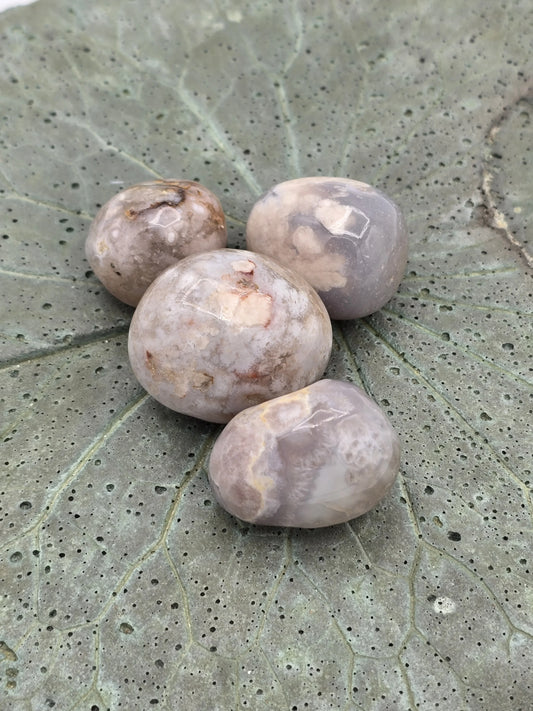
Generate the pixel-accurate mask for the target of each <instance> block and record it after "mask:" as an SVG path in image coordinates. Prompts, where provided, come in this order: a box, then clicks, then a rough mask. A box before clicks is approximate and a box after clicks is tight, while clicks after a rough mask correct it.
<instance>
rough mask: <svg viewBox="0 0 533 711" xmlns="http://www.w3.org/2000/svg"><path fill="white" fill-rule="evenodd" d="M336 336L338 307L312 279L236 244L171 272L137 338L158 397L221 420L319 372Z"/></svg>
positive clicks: (147, 381)
mask: <svg viewBox="0 0 533 711" xmlns="http://www.w3.org/2000/svg"><path fill="white" fill-rule="evenodd" d="M331 345H332V332H331V322H330V319H329V316H328V314H327V311H326V309H325V308H324V305H323V303H322V302H321V300H320V298H319V297H318V295H317V294H316V292H315V291H314V290H313V289H312V288H311V287H310V286H309V284H308V283H307V282H306V281H304V279H302V277H300V276H299V275H298V274H294V273H292V272H290V271H288V270H287V269H285V268H284V267H281V266H279V265H278V264H277V263H276V262H274V261H273V260H272V259H270V258H268V257H265V256H262V255H260V254H252V253H251V252H248V251H245V250H236V249H221V250H216V251H213V252H207V253H205V254H198V255H195V256H192V257H186V258H185V259H183V260H182V261H180V262H178V263H177V264H176V265H174V266H172V267H170V268H169V269H167V270H166V271H165V272H163V274H161V275H160V276H159V277H158V278H157V279H156V280H155V281H154V282H153V284H152V285H151V286H150V287H149V289H148V290H147V292H146V294H145V295H144V296H143V298H142V299H141V301H140V303H139V305H138V307H137V309H136V311H135V313H134V315H133V319H132V322H131V327H130V332H129V342H128V347H129V356H130V361H131V365H132V368H133V370H134V372H135V375H136V376H137V378H138V379H139V381H140V383H141V384H142V385H143V386H144V387H145V388H146V390H148V392H149V393H150V394H151V395H153V397H155V398H156V400H159V402H162V403H163V404H164V405H166V406H167V407H170V408H172V409H173V410H177V411H178V412H183V413H185V414H188V415H193V416H195V417H199V418H202V419H204V420H210V421H212V422H227V421H228V420H230V419H231V417H233V415H235V414H236V413H237V412H240V411H241V410H243V409H245V408H247V407H250V406H251V405H256V404H257V403H260V402H263V401H264V400H268V399H270V398H273V397H277V396H279V395H282V394H284V393H288V392H291V391H292V390H297V389H298V388H301V387H303V386H305V385H308V384H309V383H312V382H313V381H315V380H317V379H318V378H320V377H321V376H322V374H323V372H324V369H325V367H326V364H327V362H328V359H329V356H330V352H331Z"/></svg>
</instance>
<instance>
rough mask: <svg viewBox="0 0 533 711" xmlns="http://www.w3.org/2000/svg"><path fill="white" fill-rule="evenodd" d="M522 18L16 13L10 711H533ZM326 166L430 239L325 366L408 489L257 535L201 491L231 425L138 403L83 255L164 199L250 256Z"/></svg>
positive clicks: (7, 562)
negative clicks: (351, 397)
mask: <svg viewBox="0 0 533 711" xmlns="http://www.w3.org/2000/svg"><path fill="white" fill-rule="evenodd" d="M532 26H533V12H532V4H531V1H530V0H516V2H504V3H500V2H498V3H496V2H487V1H486V0H473V2H470V3H464V2H461V1H459V0H450V1H449V2H445V1H443V0H438V1H437V0H420V1H419V2H413V0H396V1H393V0H388V1H383V2H375V1H372V2H371V1H370V0H364V1H361V2H340V1H339V0H335V1H329V2H326V1H324V0H321V1H318V0H317V2H311V1H304V0H301V1H300V2H288V1H286V2H274V1H272V2H253V3H252V2H251V3H246V2H240V1H238V0H233V1H231V0H220V1H214V0H213V1H212V2H210V1H206V2H203V1H202V2H196V3H190V2H184V1H181V0H178V1H175V2H156V1H155V0H153V1H152V2H145V1H143V0H129V1H128V0H116V1H115V2H113V3H109V2H104V1H103V0H94V2H85V1H83V2H82V0H71V1H70V2H68V1H67V0H39V2H37V3H36V4H34V5H31V6H28V7H25V8H20V9H16V10H10V11H8V12H6V13H4V14H2V15H0V37H1V39H0V54H1V62H2V68H1V71H0V82H1V87H0V104H1V110H0V117H1V124H0V126H1V128H0V171H1V172H0V196H1V197H2V202H1V207H2V211H1V216H2V224H1V228H0V231H1V233H2V234H1V235H0V244H1V251H0V257H1V268H2V274H1V285H2V298H1V300H0V308H1V310H2V316H1V329H2V333H3V340H4V345H3V346H2V361H3V368H2V371H1V373H2V379H3V380H2V386H1V387H2V425H1V427H2V436H3V445H2V462H5V463H6V464H3V467H4V468H3V469H2V473H1V479H0V542H1V543H0V545H1V552H0V556H1V557H0V594H1V596H2V606H1V609H0V660H1V662H0V708H1V709H2V711H4V709H5V710H9V711H11V710H13V711H30V710H32V711H43V710H44V711H46V710H47V709H49V708H55V709H56V711H63V710H74V709H76V710H79V711H104V710H106V709H111V710H112V711H119V710H120V709H125V710H128V711H129V710H136V709H141V710H143V711H145V710H149V709H152V708H153V709H165V710H166V711H170V710H172V711H174V710H175V709H184V710H186V711H189V710H193V711H194V710H202V711H203V710H204V709H217V710H218V709H220V710H222V711H226V710H231V711H233V710H241V709H242V710H248V709H252V710H255V709H257V710H259V709H265V710H268V711H272V710H277V709H280V710H283V711H289V710H292V711H304V710H308V711H322V710H325V709H334V710H336V709H346V710H349V709H364V710H365V711H367V710H368V711H388V710H389V709H393V710H398V711H407V710H411V711H414V709H423V710H424V711H425V710H426V709H438V711H462V710H468V711H470V710H473V711H487V710H489V711H492V710H493V709H494V710H497V711H507V710H509V711H511V710H512V711H519V710H522V711H528V710H529V709H531V708H532V707H533V685H532V680H531V679H532V677H531V659H532V658H533V614H532V610H533V587H532V573H531V571H532V565H533V560H532V552H531V551H532V543H533V536H532V526H531V523H532V510H533V506H532V499H531V481H532V478H531V449H530V444H531V421H532V418H531V403H532V388H531V363H532V348H531V332H532V329H531V326H532V321H531V312H532V310H533V309H532V297H531V266H530V265H531V258H530V257H528V255H527V252H526V250H527V242H528V238H530V235H531V222H530V220H531V213H532V209H533V201H532V195H531V186H532V183H533V180H532V172H533V171H532V155H531V147H532V144H533V140H532V138H533V131H532V127H531V115H532V111H533V107H532V79H531V78H532V76H533V73H532V69H533V54H532V49H531V48H532V39H533V33H532ZM316 174H324V175H342V176H348V177H351V178H356V179H360V180H364V181H367V182H369V183H372V184H374V185H376V186H377V187H379V188H380V189H382V190H384V191H386V192H387V193H389V194H390V195H391V197H393V198H394V199H395V200H396V201H397V202H398V203H399V204H400V205H401V207H402V208H403V210H404V212H405V215H406V219H407V222H408V225H409V231H410V235H411V249H410V257H409V265H408V269H407V274H406V277H405V279H404V281H403V283H402V285H401V287H400V290H399V293H398V294H397V296H396V297H395V298H394V299H393V300H392V301H391V302H390V303H389V304H388V305H387V306H386V307H385V308H384V309H383V310H382V311H381V312H379V313H377V314H375V315H374V316H372V317H370V318H367V319H364V320H362V321H360V322H347V323H343V324H342V325H338V326H336V328H335V346H334V353H333V357H332V361H331V366H330V370H329V374H330V375H331V376H333V377H338V378H342V379H346V380H352V381H354V382H356V383H360V384H362V385H363V386H364V387H365V388H366V390H367V391H368V392H369V393H370V394H371V395H372V396H373V397H374V398H375V399H376V401H377V402H378V403H380V404H381V406H382V407H383V408H384V409H385V410H386V411H387V412H388V414H389V416H390V418H391V420H392V422H393V424H394V426H395V427H396V428H397V430H398V432H399V434H400V437H401V440H402V443H403V453H402V468H401V475H400V477H399V480H398V482H397V485H396V486H395V487H394V489H393V491H392V492H391V494H390V495H389V496H388V497H387V498H386V499H385V500H384V501H383V502H382V503H381V504H380V505H379V506H378V507H377V508H376V509H375V510H373V511H372V512H370V513H369V514H367V515H366V516H363V517H362V518H360V519H357V520H355V521H353V522H351V523H350V524H347V525H342V526H337V527H335V528H332V529H327V530H319V531H288V530H278V529H266V528H254V527H252V526H244V525H242V524H240V523H239V522H237V521H236V520H235V519H233V518H232V517H230V516H229V515H226V514H225V513H224V512H223V511H221V510H220V509H219V508H218V506H217V505H216V504H215V502H214V500H213V496H212V494H211V492H210V490H209V487H208V484H207V478H206V471H205V462H206V457H207V455H208V452H209V450H210V447H211V445H212V442H213V438H214V437H215V436H216V434H217V432H218V431H219V428H218V427H216V426H213V425H209V424H204V423H201V422H199V421H195V420H193V419H189V418H186V417H183V416H180V415H177V414H174V413H172V412H170V411H168V410H165V409H164V408H163V407H161V406H159V405H157V404H156V403H155V402H154V401H152V400H151V399H150V398H149V397H147V396H146V395H145V394H144V393H143V392H142V391H141V389H140V388H139V386H138V385H137V384H136V383H135V381H134V378H133V375H132V373H131V370H130V368H129V364H128V361H127V354H126V334H127V327H128V322H129V319H130V316H131V309H130V308H128V307H125V306H122V305H120V304H119V303H118V302H116V301H115V300H114V299H113V298H112V297H110V296H108V295H107V294H106V293H105V291H104V290H103V288H102V287H101V286H100V285H99V284H98V283H97V281H96V280H95V278H94V276H93V275H92V274H91V273H90V271H89V268H88V265H87V263H86V262H85V260H84V256H83V243H84V239H85V235H86V233H87V228H88V225H89V222H90V220H91V218H92V217H93V216H94V214H95V212H96V210H97V208H98V206H99V205H100V204H102V203H103V202H105V201H106V200H107V199H108V198H109V197H110V196H111V195H113V194H114V193H115V192H116V191H117V190H118V189H119V188H120V186H123V185H128V184H131V183H134V182H138V181H141V180H146V179H149V178H153V177H154V176H164V177H175V178H188V179H198V180H200V181H201V182H203V183H204V184H205V185H206V186H207V187H209V188H210V189H212V190H213V191H214V192H216V193H217V194H218V195H219V197H220V199H221V200H222V202H223V205H224V208H225V210H226V212H227V214H228V222H229V229H230V244H231V246H242V245H243V235H244V224H245V221H246V217H247V214H248V212H249V209H250V207H251V205H252V204H253V202H254V201H255V199H256V198H257V196H258V195H260V194H261V193H262V192H263V191H265V190H267V189H268V188H269V187H271V186H272V185H273V184H275V183H277V182H280V181H282V180H285V179H289V178H293V177H296V176H299V175H316ZM528 221H529V226H528ZM528 263H529V266H528Z"/></svg>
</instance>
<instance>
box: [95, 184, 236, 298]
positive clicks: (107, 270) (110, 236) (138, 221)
mask: <svg viewBox="0 0 533 711" xmlns="http://www.w3.org/2000/svg"><path fill="white" fill-rule="evenodd" d="M226 242H227V234H226V220H225V218H224V213H223V211H222V207H221V205H220V202H219V201H218V198H217V197H216V196H215V195H213V193H212V192H210V191H209V190H208V189H207V188H204V186H203V185H200V183H195V182H193V181H191V180H156V181H154V182H151V183H140V184H139V185H133V186H132V187H130V188H127V189H126V190H123V191H122V192H120V193H118V194H117V195H115V196H114V197H112V198H111V200H109V202H107V203H106V204H105V205H104V206H103V207H102V208H101V209H100V211H99V212H98V214H97V215H96V217H95V219H94V220H93V222H92V224H91V227H90V229H89V235H88V237H87V241H86V243H85V253H86V256H87V260H88V261H89V264H90V265H91V268H92V269H93V271H94V273H95V274H96V276H97V277H98V279H100V281H101V282H102V284H103V285H104V286H105V287H106V289H107V290H108V291H110V292H111V293H112V294H113V296H116V297H117V299H120V300H121V301H124V302H126V303H127V304H130V306H137V304H138V303H139V300H140V298H141V296H142V295H143V294H144V292H145V291H146V289H147V288H148V286H149V285H150V284H151V283H152V282H153V280H154V279H155V278H156V276H157V275H158V274H160V273H161V272H162V271H163V270H164V269H166V268H167V267H169V266H170V265H171V264H174V263H175V262H177V261H178V260H179V259H182V258H183V257H186V256H188V255H190V254H196V253H197V252H207V251H209V250H212V249H219V248H220V247H225V246H226Z"/></svg>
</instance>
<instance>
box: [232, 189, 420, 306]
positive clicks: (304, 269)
mask: <svg viewBox="0 0 533 711" xmlns="http://www.w3.org/2000/svg"><path fill="white" fill-rule="evenodd" d="M246 245H247V248H248V249H251V250H253V251H256V252H261V253H262V254H268V255H269V256H271V257H273V258H274V259H276V261H278V262H279V263H280V264H283V265H285V266H286V267H289V268H290V269H293V270H294V271H297V272H298V273H299V274H301V275H302V276H304V277H305V278H306V279H307V280H308V281H309V283H310V284H311V285H312V286H313V287H314V288H315V289H316V290H317V291H318V293H319V295H320V297H321V298H322V300H323V301H324V304H325V305H326V308H327V309H328V312H329V314H330V316H331V318H333V319H352V318H360V317H362V316H367V315H368V314H371V313H373V312H374V311H377V310H378V309H380V308H381V307H382V306H383V305H384V304H385V303H387V301H389V299H390V298H391V297H392V295H393V294H394V292H395V291H396V290H397V288H398V285H399V283H400V281H401V279H402V276H403V273H404V271H405V265H406V262H407V230H406V227H405V223H404V220H403V217H402V215H401V212H400V210H399V208H398V207H397V206H396V205H395V204H394V202H393V201H392V200H390V198H388V197H387V196H386V195H385V194H384V193H382V192H380V191H379V190H376V189H375V188H373V187H371V186H370V185H367V184H366V183H361V182H359V181H356V180H349V179H347V178H325V177H324V178H323V177H315V178H298V179H296V180H288V181H286V182H284V183H280V184H279V185H276V186H275V187H273V188H272V189H271V190H269V191H268V192H267V193H266V195H264V196H263V197H262V198H261V199H260V200H259V201H258V202H256V204H255V205H254V207H253V209H252V211H251V213H250V216H249V219H248V223H247V226H246Z"/></svg>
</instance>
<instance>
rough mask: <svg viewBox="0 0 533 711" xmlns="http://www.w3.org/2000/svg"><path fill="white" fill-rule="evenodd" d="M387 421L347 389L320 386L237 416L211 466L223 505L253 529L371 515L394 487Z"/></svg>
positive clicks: (396, 450) (394, 440)
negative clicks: (264, 526)
mask: <svg viewBox="0 0 533 711" xmlns="http://www.w3.org/2000/svg"><path fill="white" fill-rule="evenodd" d="M399 456H400V446H399V441H398V437H397V435H396V433H395V432H394V430H393V428H392V426H391V424H390V422H389V421H388V419H387V418H386V416H385V415H384V413H383V412H382V411H381V410H380V408H379V407H378V406H377V405H376V403H375V402H373V401H372V400H371V399H370V398H369V397H368V396H367V395H365V393H364V392H363V391H362V390H360V389H359V388H357V387H356V386H355V385H351V384H350V383H346V382H342V381H339V380H320V381H319V382H316V383H314V384H312V385H310V386H309V387H306V388H303V389H302V390H299V391H298V392H294V393H290V394H289V395H284V396H283V397H279V398H276V399H275V400H270V401H269V402H265V403H262V404H261V405H257V406H256V407H251V408H249V409H248V410H244V411H243V412H241V413H239V414H238V415H237V416H236V417H235V418H234V419H233V420H232V421H231V422H230V423H229V424H228V425H227V426H226V427H225V428H224V430H223V431H222V434H221V435H220V436H219V438H218V439H217V441H216V442H215V445H214V447H213V450H212V452H211V458H210V461H209V479H210V481H211V484H212V486H213V489H214V492H215V495H216V498H217V500H218V501H219V503H220V504H221V505H222V506H223V507H224V508H225V509H226V510H227V511H229V512H230V513H231V514H233V515H235V516H237V517H238V518H241V519H243V520H244V521H249V522H252V523H256V524H263V525H272V526H297V527H302V528H318V527H322V526H330V525H332V524H336V523H342V522H343V521H348V520H350V519H352V518H355V517H356V516H360V515H361V514H363V513H365V512H366V511H368V510H369V509H371V508H372V507H373V506H375V504H377V502H378V501H379V500H380V499H382V498H383V497H384V496H385V494H386V493H387V492H388V491H389V489H390V488H391V486H392V485H393V483H394V480H395V478H396V475H397V474H398V469H399Z"/></svg>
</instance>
